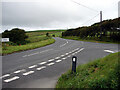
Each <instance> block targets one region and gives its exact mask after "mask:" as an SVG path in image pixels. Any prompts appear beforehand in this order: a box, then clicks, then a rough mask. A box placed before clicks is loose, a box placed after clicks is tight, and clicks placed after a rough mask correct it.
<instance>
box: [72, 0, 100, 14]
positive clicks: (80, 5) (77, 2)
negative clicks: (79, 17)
mask: <svg viewBox="0 0 120 90" xmlns="http://www.w3.org/2000/svg"><path fill="white" fill-rule="evenodd" d="M71 1H72V2H74V3H76V4H78V5H80V6H83V7H85V8H87V9H89V10H92V11H94V12H98V11H97V10H95V9H93V8H90V7H88V6H86V5H83V4H81V3H78V2H76V1H73V0H71Z"/></svg>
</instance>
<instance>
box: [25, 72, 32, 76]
mask: <svg viewBox="0 0 120 90" xmlns="http://www.w3.org/2000/svg"><path fill="white" fill-rule="evenodd" d="M32 73H34V71H29V72H26V73H23V75H24V76H27V75H29V74H32Z"/></svg>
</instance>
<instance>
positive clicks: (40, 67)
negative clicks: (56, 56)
mask: <svg viewBox="0 0 120 90" xmlns="http://www.w3.org/2000/svg"><path fill="white" fill-rule="evenodd" d="M43 68H46V66H42V67H39V68H37V70H41V69H43Z"/></svg>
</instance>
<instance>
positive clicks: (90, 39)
mask: <svg viewBox="0 0 120 90" xmlns="http://www.w3.org/2000/svg"><path fill="white" fill-rule="evenodd" d="M62 38H64V39H71V40H79V41H85V42H95V43H108V44H110V43H113V44H120V42H116V41H110V40H107V39H106V40H104V41H100V40H97V39H95V38H84V39H81V38H79V37H77V36H66V37H62Z"/></svg>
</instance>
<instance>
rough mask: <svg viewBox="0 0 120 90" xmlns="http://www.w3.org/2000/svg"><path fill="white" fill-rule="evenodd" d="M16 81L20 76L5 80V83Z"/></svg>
mask: <svg viewBox="0 0 120 90" xmlns="http://www.w3.org/2000/svg"><path fill="white" fill-rule="evenodd" d="M16 79H19V77H18V76H15V77H13V78H10V79H6V80H4V82H7V83H8V82H11V81H14V80H16Z"/></svg>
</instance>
